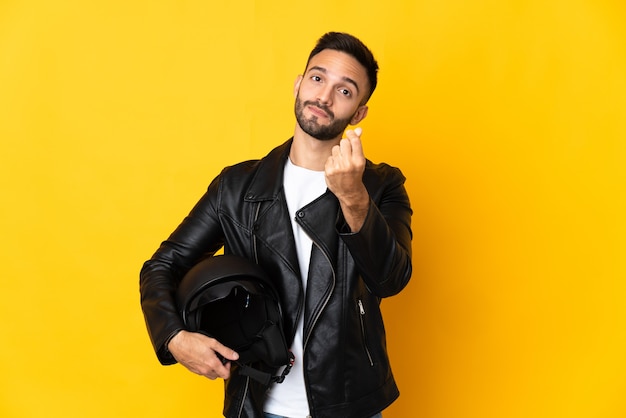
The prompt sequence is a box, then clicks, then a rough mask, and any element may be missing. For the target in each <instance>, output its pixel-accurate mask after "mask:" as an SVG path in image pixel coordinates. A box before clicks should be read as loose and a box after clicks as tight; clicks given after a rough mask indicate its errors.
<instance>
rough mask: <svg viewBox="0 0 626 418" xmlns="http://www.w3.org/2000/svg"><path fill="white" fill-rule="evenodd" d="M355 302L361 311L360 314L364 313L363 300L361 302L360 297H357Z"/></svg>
mask: <svg viewBox="0 0 626 418" xmlns="http://www.w3.org/2000/svg"><path fill="white" fill-rule="evenodd" d="M357 303H358V304H359V312H361V315H365V309H364V308H363V302H361V299H359V300H358V301H357Z"/></svg>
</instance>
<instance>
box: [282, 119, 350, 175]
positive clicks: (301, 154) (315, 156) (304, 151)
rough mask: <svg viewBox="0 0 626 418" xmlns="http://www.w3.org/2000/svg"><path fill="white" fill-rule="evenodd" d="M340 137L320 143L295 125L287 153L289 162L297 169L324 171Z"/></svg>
mask: <svg viewBox="0 0 626 418" xmlns="http://www.w3.org/2000/svg"><path fill="white" fill-rule="evenodd" d="M340 140H341V136H339V137H337V138H335V139H331V140H328V141H320V140H319V139H316V138H313V137H312V136H310V135H308V134H307V133H306V132H304V131H303V130H302V129H301V128H300V127H299V126H297V125H296V130H295V132H294V135H293V144H292V145H291V151H290V152H289V158H290V159H291V162H292V163H294V164H295V165H297V166H299V167H303V168H306V169H309V170H314V171H324V166H325V165H326V161H327V160H328V157H330V156H331V155H332V149H333V147H334V146H335V145H337V144H338V143H339V141H340Z"/></svg>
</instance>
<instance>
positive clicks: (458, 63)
mask: <svg viewBox="0 0 626 418" xmlns="http://www.w3.org/2000/svg"><path fill="white" fill-rule="evenodd" d="M213 3H214V4H213ZM328 30H341V31H348V32H351V33H353V34H355V35H357V36H359V37H360V38H362V39H363V40H364V41H365V42H366V43H367V44H368V45H369V46H370V47H371V48H372V49H373V50H374V52H375V53H376V54H377V57H378V59H379V63H380V65H381V72H380V86H379V90H377V92H376V93H375V94H374V96H373V98H372V100H371V102H370V113H369V116H368V118H367V119H366V120H365V121H364V123H363V124H362V127H363V128H364V134H363V140H364V147H365V152H366V155H367V156H368V157H369V158H370V159H372V160H374V161H386V162H389V163H391V164H393V165H397V166H399V167H401V168H402V169H403V171H404V173H405V174H406V176H407V177H408V181H407V187H408V190H409V193H410V196H411V199H412V204H413V207H414V211H415V216H414V223H413V226H414V233H415V238H414V254H415V256H414V264H415V273H414V276H413V279H412V282H411V284H410V285H409V286H408V288H407V289H406V290H405V291H404V292H403V293H402V294H401V295H399V296H397V297H395V298H392V299H389V300H386V301H385V302H384V303H383V307H384V310H385V314H386V320H387V324H388V333H389V350H390V354H391V357H392V362H393V364H394V371H395V375H396V377H397V380H398V383H399V385H400V388H401V392H402V395H401V397H400V399H399V400H398V401H397V402H396V403H395V404H394V405H393V406H392V407H391V408H390V409H389V410H388V412H387V413H386V417H388V418H391V417H402V418H404V417H407V418H408V417H411V418H412V417H428V418H470V417H472V418H473V417H480V418H518V417H519V418H529V417H546V418H548V417H551V418H553V417H568V418H577V417H581V418H582V417H585V418H596V417H598V418H609V417H610V418H618V417H624V416H626V396H625V393H626V355H625V354H626V338H625V335H626V330H625V326H626V307H625V306H626V303H625V299H626V298H625V296H626V285H625V284H624V279H625V276H626V261H625V260H626V240H625V238H624V237H625V236H626V220H625V219H624V213H625V212H626V204H625V198H624V193H625V191H626V145H625V140H626V6H625V3H624V2H623V1H622V0H614V1H611V0H526V1H523V0H503V1H496V0H474V1H462V0H441V1H436V0H414V1H402V2H393V1H391V2H390V1H382V2H371V1H353V0H346V1H335V0H321V1H319V2H314V3H307V2H292V1H242V2H209V1H202V0H195V1H192V0H189V1H182V0H181V1H174V0H171V1H158V0H135V1H127V0H106V1H105V0H93V1H79V0H74V1H72V0H58V1H43V0H42V1H26V0H3V1H1V2H0V138H1V141H2V142H1V148H0V155H1V156H0V184H1V187H2V189H1V190H2V204H1V205H0V231H1V234H2V235H1V237H2V241H1V242H2V243H1V244H0V245H1V247H0V254H1V262H2V264H1V267H2V279H1V280H0V297H1V298H2V302H1V303H0V321H1V327H0V416H2V417H7V418H22V417H24V418H31V417H155V418H156V417H174V416H207V417H217V416H220V411H221V394H222V384H221V382H211V381H208V380H205V379H202V378H200V377H197V376H195V375H192V374H191V373H189V372H187V371H185V370H184V369H183V368H182V367H180V366H173V367H161V366H160V365H159V364H158V362H157V360H156V357H155V355H154V353H153V352H152V348H151V346H150V344H149V340H148V335H147V333H146V330H145V327H144V324H143V317H142V314H141V311H140V307H139V293H138V272H139V269H140V267H141V265H142V263H143V261H144V260H145V259H147V258H148V257H150V255H151V254H152V252H153V251H154V250H155V249H156V248H157V246H158V244H159V243H160V241H161V240H162V239H164V238H165V237H166V236H167V235H168V234H169V232H170V231H171V230H172V229H173V228H174V227H175V226H176V225H177V224H178V223H179V222H180V220H181V219H182V217H183V216H185V215H186V213H187V212H188V210H189V209H190V208H191V206H192V205H193V204H194V203H195V202H196V200H197V199H198V198H199V197H200V195H201V194H202V193H203V192H204V190H205V188H206V186H207V185H208V183H209V181H210V180H211V179H212V178H213V177H214V176H215V175H216V174H217V173H218V171H219V169H220V168H222V167H223V166H224V165H227V164H232V163H235V162H238V161H240V160H243V159H248V158H257V157H261V156H262V155H264V154H265V153H266V152H267V151H268V150H269V149H270V148H271V147H273V146H274V145H277V144H279V143H282V142H283V141H284V140H286V139H287V138H288V137H289V136H290V135H291V133H292V131H293V125H294V118H293V112H292V106H293V96H292V86H293V81H294V80H295V77H296V76H297V74H299V73H300V72H301V71H302V69H303V67H304V64H305V60H306V57H307V55H308V52H309V51H310V49H311V48H312V46H313V44H314V42H315V40H316V39H317V38H318V37H319V36H320V35H321V34H322V33H324V32H326V31H328Z"/></svg>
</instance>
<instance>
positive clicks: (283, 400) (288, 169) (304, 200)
mask: <svg viewBox="0 0 626 418" xmlns="http://www.w3.org/2000/svg"><path fill="white" fill-rule="evenodd" d="M283 187H284V190H285V197H286V199H287V208H288V209H289V215H290V218H291V227H292V229H293V236H294V238H295V243H296V251H297V253H298V263H299V265H300V272H301V273H302V287H303V288H304V289H305V291H306V283H307V277H308V274H309V262H310V259H311V248H312V246H313V242H312V241H311V239H310V238H309V236H308V235H307V234H306V233H305V232H304V231H303V230H302V228H301V227H300V226H299V225H298V224H297V223H296V221H295V219H296V212H297V211H298V210H299V209H300V208H302V207H303V206H306V205H307V204H308V203H311V202H312V201H313V200H315V199H317V198H318V197H319V196H321V195H322V194H324V193H325V192H326V179H325V178H324V172H323V171H313V170H308V169H306V168H302V167H298V166H296V165H294V164H293V163H292V162H291V160H289V159H288V160H287V163H286V164H285V174H284V180H283ZM303 324H304V315H301V316H300V321H299V322H298V325H297V328H296V335H295V339H294V341H293V345H292V347H291V351H292V352H293V354H294V356H295V358H296V360H295V362H294V365H293V368H292V369H291V372H289V374H288V375H287V377H286V378H285V380H284V381H283V383H280V384H276V383H275V384H274V385H273V386H272V387H271V389H270V390H269V391H268V393H267V399H266V401H265V407H264V410H265V412H267V413H270V414H275V415H280V416H284V417H289V418H305V417H307V416H308V415H309V402H308V400H307V396H306V388H305V385H304V374H303V368H302V351H303V347H302V334H303Z"/></svg>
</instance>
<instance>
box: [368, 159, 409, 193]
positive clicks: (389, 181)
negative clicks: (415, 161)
mask: <svg viewBox="0 0 626 418" xmlns="http://www.w3.org/2000/svg"><path fill="white" fill-rule="evenodd" d="M405 181H406V177H405V176H404V174H402V171H401V170H400V169H399V168H398V167H394V166H392V165H390V164H387V163H373V162H371V161H370V160H367V163H366V165H365V172H364V173H363V182H364V183H365V186H366V187H368V188H369V187H385V186H398V185H401V184H404V182H405Z"/></svg>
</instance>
